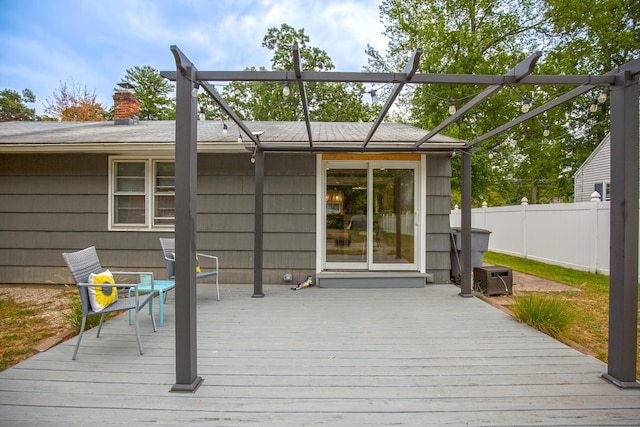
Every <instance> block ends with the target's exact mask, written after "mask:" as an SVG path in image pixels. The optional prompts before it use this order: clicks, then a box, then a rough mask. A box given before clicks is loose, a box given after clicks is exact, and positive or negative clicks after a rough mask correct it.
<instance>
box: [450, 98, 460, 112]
mask: <svg viewBox="0 0 640 427" xmlns="http://www.w3.org/2000/svg"><path fill="white" fill-rule="evenodd" d="M456 111H458V110H457V109H456V100H455V99H453V98H449V115H450V116H453V115H454V114H455V113H456Z"/></svg>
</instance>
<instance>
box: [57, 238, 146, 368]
mask: <svg viewBox="0 0 640 427" xmlns="http://www.w3.org/2000/svg"><path fill="white" fill-rule="evenodd" d="M62 257H63V258H64V260H65V262H66V263H67V267H68V268H69V271H70V272H71V275H72V276H73V280H74V281H75V283H76V286H77V287H78V292H79V293H80V301H81V302H82V326H81V327H80V335H79V336H78V341H77V342H76V348H75V350H74V351H73V357H72V358H71V359H72V360H75V359H76V354H77V353H78V347H80V341H82V334H83V333H84V328H85V326H86V323H87V317H89V316H92V315H95V314H101V315H102V316H100V325H99V326H98V333H97V337H98V338H99V337H100V331H101V329H102V323H103V322H104V318H105V315H106V314H107V313H112V312H117V311H123V310H135V328H136V338H137V339H138V349H139V350H140V354H144V350H143V348H142V341H141V339H140V327H139V325H138V317H139V316H138V315H139V312H140V310H141V309H142V308H143V307H144V306H145V305H146V304H149V307H150V308H152V304H153V295H154V294H153V273H147V272H130V271H113V272H112V274H113V275H114V276H122V275H137V276H138V279H134V281H133V283H127V284H118V283H116V284H113V285H111V284H109V285H107V286H109V287H111V286H115V287H116V288H126V290H127V291H128V290H129V289H134V296H131V297H124V298H123V297H121V298H118V299H116V300H115V301H114V302H113V303H112V304H110V305H108V306H106V307H105V308H104V309H102V310H101V311H99V312H96V311H94V310H93V307H92V306H91V303H90V300H89V288H91V287H95V286H97V285H96V284H94V283H88V282H89V275H90V274H91V273H93V274H100V273H102V272H103V269H102V266H101V265H100V260H99V259H98V254H97V252H96V248H95V247H94V246H90V247H88V248H86V249H82V250H80V251H78V252H71V253H63V254H62ZM141 275H142V276H150V277H151V289H152V292H151V293H149V294H146V295H139V292H137V290H138V289H137V288H138V285H139V282H140V278H139V276H141ZM150 312H151V323H152V324H153V331H154V332H156V319H155V317H154V315H153V310H150Z"/></svg>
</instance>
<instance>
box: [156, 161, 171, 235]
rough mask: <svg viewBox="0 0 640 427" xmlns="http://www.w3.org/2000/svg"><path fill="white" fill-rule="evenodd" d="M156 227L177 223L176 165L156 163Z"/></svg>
mask: <svg viewBox="0 0 640 427" xmlns="http://www.w3.org/2000/svg"><path fill="white" fill-rule="evenodd" d="M155 171H156V176H155V178H154V189H153V191H154V213H153V223H154V225H163V224H169V225H171V224H174V223H175V216H176V214H175V196H174V194H175V163H174V162H155Z"/></svg>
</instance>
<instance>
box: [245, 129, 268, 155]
mask: <svg viewBox="0 0 640 427" xmlns="http://www.w3.org/2000/svg"><path fill="white" fill-rule="evenodd" d="M251 133H252V134H253V136H255V137H256V138H257V139H258V142H260V135H262V134H263V133H264V131H262V130H261V131H257V132H251ZM251 143H253V140H249V144H251ZM245 146H246V148H247V149H251V146H250V145H248V146H247V145H245ZM256 151H258V145H257V144H255V143H254V146H253V153H251V163H255V162H256Z"/></svg>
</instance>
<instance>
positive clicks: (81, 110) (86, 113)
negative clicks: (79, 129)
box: [44, 80, 106, 122]
mask: <svg viewBox="0 0 640 427" xmlns="http://www.w3.org/2000/svg"><path fill="white" fill-rule="evenodd" d="M44 112H45V114H47V115H49V117H50V118H53V119H56V120H60V121H63V122H70V121H77V122H88V121H104V120H105V118H104V115H105V113H106V112H105V110H104V108H103V107H102V104H100V103H99V102H96V94H95V91H93V92H89V90H88V89H87V87H86V86H85V87H84V88H81V87H80V85H79V84H76V83H75V82H74V81H73V80H71V81H70V82H69V83H67V82H62V81H61V82H60V86H59V87H58V88H57V89H56V90H55V91H54V93H53V95H52V98H47V100H46V101H45V109H44Z"/></svg>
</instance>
